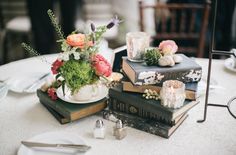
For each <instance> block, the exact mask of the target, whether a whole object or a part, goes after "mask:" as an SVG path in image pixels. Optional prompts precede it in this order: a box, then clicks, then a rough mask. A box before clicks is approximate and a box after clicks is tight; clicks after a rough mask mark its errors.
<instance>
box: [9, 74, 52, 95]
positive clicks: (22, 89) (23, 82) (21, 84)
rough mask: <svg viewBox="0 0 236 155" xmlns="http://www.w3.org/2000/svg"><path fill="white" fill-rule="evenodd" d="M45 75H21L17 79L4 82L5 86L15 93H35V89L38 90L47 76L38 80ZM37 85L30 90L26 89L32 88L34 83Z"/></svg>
mask: <svg viewBox="0 0 236 155" xmlns="http://www.w3.org/2000/svg"><path fill="white" fill-rule="evenodd" d="M45 74H46V73H35V74H33V75H32V74H29V75H24V76H23V75H22V76H18V77H13V78H10V79H8V80H7V81H6V84H7V85H8V86H9V90H11V91H13V92H15V93H35V92H36V90H37V89H39V88H40V87H41V86H42V85H43V84H44V83H45V81H46V80H47V78H48V76H47V77H45V78H44V79H42V80H40V81H38V80H39V78H40V77H42V76H43V75H45ZM36 82H38V83H37V85H35V86H34V87H33V88H32V89H26V88H28V87H30V86H32V85H33V84H34V83H36Z"/></svg>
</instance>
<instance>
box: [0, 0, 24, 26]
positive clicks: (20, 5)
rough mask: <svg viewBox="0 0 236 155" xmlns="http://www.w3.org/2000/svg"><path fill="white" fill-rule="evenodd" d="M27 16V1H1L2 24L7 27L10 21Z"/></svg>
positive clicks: (0, 21) (0, 18) (0, 15)
mask: <svg viewBox="0 0 236 155" xmlns="http://www.w3.org/2000/svg"><path fill="white" fill-rule="evenodd" d="M25 15H27V9H26V1H25V0H1V1H0V24H1V26H2V25H3V26H5V25H6V23H7V22H8V21H10V20H11V19H13V18H15V17H18V16H25Z"/></svg>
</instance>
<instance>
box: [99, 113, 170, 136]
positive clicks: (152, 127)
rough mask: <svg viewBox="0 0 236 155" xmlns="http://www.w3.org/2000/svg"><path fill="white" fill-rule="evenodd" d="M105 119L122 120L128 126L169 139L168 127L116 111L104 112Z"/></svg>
mask: <svg viewBox="0 0 236 155" xmlns="http://www.w3.org/2000/svg"><path fill="white" fill-rule="evenodd" d="M103 118H104V119H106V120H110V121H113V122H115V121H116V119H120V120H121V121H122V122H123V123H124V124H125V125H126V126H129V127H132V128H135V129H138V130H141V131H145V132H147V133H150V134H154V135H158V136H161V137H164V138H169V134H168V133H169V128H170V127H167V126H166V125H164V124H162V123H159V122H156V121H152V120H146V119H143V118H138V117H133V116H128V115H126V114H123V113H119V112H115V111H104V112H103Z"/></svg>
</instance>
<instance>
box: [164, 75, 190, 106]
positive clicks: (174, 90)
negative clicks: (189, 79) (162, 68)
mask: <svg viewBox="0 0 236 155" xmlns="http://www.w3.org/2000/svg"><path fill="white" fill-rule="evenodd" d="M185 97H186V94H185V84H184V83H183V82H181V81H178V80H168V81H165V82H164V83H163V85H162V88H161V91H160V98H161V104H162V105H163V106H165V107H168V108H175V109H176V108H180V107H181V106H183V103H184V100H185Z"/></svg>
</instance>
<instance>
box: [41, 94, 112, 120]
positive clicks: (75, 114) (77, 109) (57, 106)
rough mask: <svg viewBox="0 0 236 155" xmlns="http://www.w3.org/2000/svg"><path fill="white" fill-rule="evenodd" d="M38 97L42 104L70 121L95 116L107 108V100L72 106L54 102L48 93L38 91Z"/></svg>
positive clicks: (57, 101)
mask: <svg viewBox="0 0 236 155" xmlns="http://www.w3.org/2000/svg"><path fill="white" fill-rule="evenodd" d="M37 96H38V98H39V100H40V102H41V103H43V104H44V105H46V106H48V107H50V108H51V109H53V110H55V111H56V112H58V113H59V114H60V115H62V116H63V117H65V118H66V119H68V120H70V121H74V120H78V119H80V118H83V117H86V116H89V115H92V114H95V113H97V112H99V111H101V110H103V109H105V108H106V107H107V98H104V99H102V100H100V101H98V102H94V103H88V104H72V103H68V102H65V101H62V100H60V99H57V100H56V101H53V100H52V99H51V98H50V97H49V96H48V94H47V93H45V92H43V91H41V90H37Z"/></svg>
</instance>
